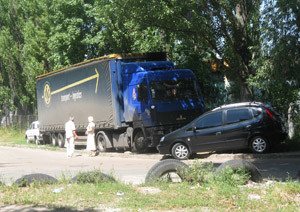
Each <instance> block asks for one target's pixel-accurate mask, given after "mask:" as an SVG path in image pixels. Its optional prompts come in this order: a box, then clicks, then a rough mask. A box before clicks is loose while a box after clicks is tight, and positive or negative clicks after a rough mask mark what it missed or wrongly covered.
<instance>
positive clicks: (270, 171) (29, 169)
mask: <svg viewBox="0 0 300 212" xmlns="http://www.w3.org/2000/svg"><path fill="white" fill-rule="evenodd" d="M241 157H246V158H247V159H248V160H250V161H252V162H253V163H254V164H255V165H256V166H257V167H258V168H259V169H260V171H261V173H262V175H263V177H264V178H280V179H281V180H285V179H286V178H287V177H288V176H291V177H295V176H296V174H297V172H298V171H299V170H300V154H299V157H298V156H296V157H295V156H294V157H292V158H290V157H280V158H278V157H277V156H276V155H275V156H274V155H273V156H272V157H267V156H266V157H264V158H257V159H253V157H250V156H249V155H248V154H217V155H216V154H214V155H209V154H208V155H206V154H200V155H199V156H198V158H197V159H198V160H201V161H203V162H213V163H214V165H215V166H218V165H219V164H221V163H222V162H225V161H227V160H231V159H234V158H241ZM249 157H250V158H249ZM270 158H271V159H270ZM161 159H162V156H161V155H159V154H149V155H133V154H126V153H109V154H107V153H103V154H100V155H99V156H97V157H88V156H87V154H86V152H85V151H84V150H80V151H76V154H75V157H73V158H67V157H66V153H65V151H47V150H41V149H28V148H18V147H6V146H5V147H4V146H0V177H1V181H4V182H5V183H6V184H11V183H12V182H14V181H15V180H16V179H18V178H20V177H21V176H23V175H26V174H33V173H43V174H48V175H51V176H53V177H56V178H58V179H59V178H61V176H62V174H65V175H67V176H72V177H73V176H75V175H76V174H77V173H78V172H81V171H88V170H95V169H100V170H101V171H102V172H104V173H106V174H112V175H113V176H115V178H117V179H119V180H121V181H123V182H126V183H132V184H139V183H143V182H144V179H145V176H146V174H147V172H148V170H149V169H150V168H151V167H152V166H153V165H154V164H155V163H157V162H158V161H160V160H161ZM192 162H193V161H192V160H189V161H186V163H192ZM288 173H289V174H288Z"/></svg>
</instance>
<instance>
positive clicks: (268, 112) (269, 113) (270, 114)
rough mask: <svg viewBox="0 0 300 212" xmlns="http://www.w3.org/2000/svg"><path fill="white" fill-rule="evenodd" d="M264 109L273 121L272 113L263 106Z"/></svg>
mask: <svg viewBox="0 0 300 212" xmlns="http://www.w3.org/2000/svg"><path fill="white" fill-rule="evenodd" d="M265 110H266V111H267V114H268V115H269V116H270V118H271V119H272V121H274V117H273V114H272V113H271V111H270V110H268V108H265Z"/></svg>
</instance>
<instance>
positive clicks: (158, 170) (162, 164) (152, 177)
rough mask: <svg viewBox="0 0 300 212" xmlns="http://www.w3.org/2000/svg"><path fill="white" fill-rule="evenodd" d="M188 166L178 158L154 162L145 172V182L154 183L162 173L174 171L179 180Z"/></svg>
mask: <svg viewBox="0 0 300 212" xmlns="http://www.w3.org/2000/svg"><path fill="white" fill-rule="evenodd" d="M188 168H189V166H188V165H187V164H185V163H183V162H181V161H179V160H175V159H166V160H162V161H159V162H158V163H156V164H154V166H152V168H151V169H150V170H149V171H148V172H147V175H146V179H145V183H154V182H157V181H159V180H160V179H161V178H162V177H163V176H164V175H166V174H168V173H174V172H175V173H176V174H177V175H178V176H179V177H180V178H181V180H182V179H183V178H184V176H183V172H184V170H186V169H188Z"/></svg>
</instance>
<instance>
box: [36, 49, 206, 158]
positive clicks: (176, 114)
mask: <svg viewBox="0 0 300 212" xmlns="http://www.w3.org/2000/svg"><path fill="white" fill-rule="evenodd" d="M36 89H37V107H38V121H39V123H40V133H41V134H42V136H43V140H44V141H48V142H50V143H51V144H52V145H59V146H61V147H63V146H64V141H65V138H64V136H65V135H64V134H65V131H64V130H65V129H64V126H65V122H66V121H67V120H68V119H69V117H70V116H73V117H74V118H75V121H74V122H75V126H76V132H77V134H78V135H81V136H84V133H85V131H86V127H87V125H88V116H93V117H94V122H95V125H96V127H95V142H96V145H97V147H98V149H99V150H100V151H109V150H112V149H117V150H131V151H136V152H144V151H146V150H147V149H148V148H151V147H156V146H157V145H158V143H159V141H160V138H161V137H162V136H163V135H165V134H167V133H169V132H172V131H174V130H176V129H178V128H180V127H181V126H183V125H185V124H187V123H188V122H190V121H192V120H193V119H195V118H196V117H198V116H199V115H201V114H202V113H203V112H204V104H203V100H202V98H201V94H200V89H199V86H198V84H197V80H196V77H195V75H194V73H193V72H192V71H191V70H188V69H175V68H174V64H173V63H172V62H171V61H166V54H165V53H144V54H110V55H107V56H103V57H99V58H95V59H91V60H88V61H84V62H82V63H78V64H74V65H71V66H69V67H66V68H63V69H59V70H56V71H53V72H49V73H47V74H44V75H41V76H38V77H37V79H36Z"/></svg>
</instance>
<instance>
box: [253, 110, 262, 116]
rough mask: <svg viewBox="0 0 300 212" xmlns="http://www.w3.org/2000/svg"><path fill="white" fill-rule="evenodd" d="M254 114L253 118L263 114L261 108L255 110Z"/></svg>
mask: <svg viewBox="0 0 300 212" xmlns="http://www.w3.org/2000/svg"><path fill="white" fill-rule="evenodd" d="M252 112H253V116H254V117H257V116H259V115H260V114H261V109H260V108H253V109H252Z"/></svg>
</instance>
